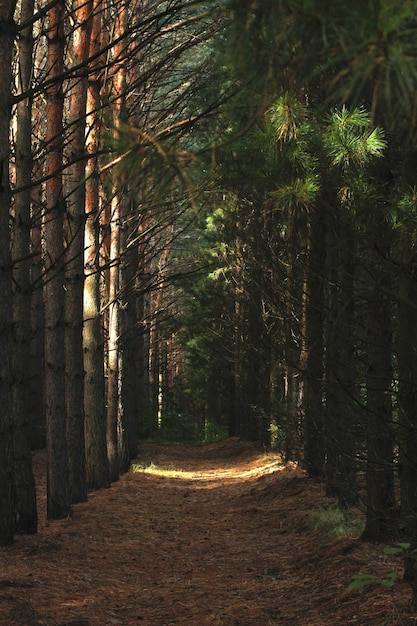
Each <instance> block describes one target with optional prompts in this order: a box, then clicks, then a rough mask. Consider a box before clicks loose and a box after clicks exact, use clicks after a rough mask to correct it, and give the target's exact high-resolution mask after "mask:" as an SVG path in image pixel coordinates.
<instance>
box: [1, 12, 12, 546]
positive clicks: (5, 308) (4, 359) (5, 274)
mask: <svg viewBox="0 0 417 626" xmlns="http://www.w3.org/2000/svg"><path fill="white" fill-rule="evenodd" d="M14 9H15V2H14V1H11V0H5V2H2V3H1V4H0V285H1V298H0V404H1V412H0V545H1V546H7V545H10V544H11V543H12V542H13V533H14V512H13V499H12V471H11V467H12V456H11V447H12V440H11V415H12V362H11V353H12V350H11V348H12V345H11V336H12V277H11V258H10V231H9V211H10V185H9V156H10V145H9V131H10V114H11V82H12V81H11V68H12V49H13V39H14V33H15V24H14V22H13V13H14Z"/></svg>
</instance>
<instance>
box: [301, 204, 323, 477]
mask: <svg viewBox="0 0 417 626" xmlns="http://www.w3.org/2000/svg"><path fill="white" fill-rule="evenodd" d="M319 211H320V207H319V206H318V207H317V208H316V209H315V212H314V214H313V215H312V217H311V224H310V230H309V240H310V242H309V251H308V252H309V256H308V269H307V277H306V317H305V319H306V321H305V327H306V328H305V341H306V359H305V372H304V411H305V421H304V432H305V467H306V470H307V472H308V474H309V475H310V476H312V477H322V476H324V462H325V443H324V431H323V428H324V405H323V387H324V385H323V375H324V277H325V246H324V245H323V241H325V229H324V223H323V216H322V215H320V214H319Z"/></svg>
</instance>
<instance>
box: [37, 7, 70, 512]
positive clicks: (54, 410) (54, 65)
mask: <svg viewBox="0 0 417 626" xmlns="http://www.w3.org/2000/svg"><path fill="white" fill-rule="evenodd" d="M64 10H65V7H64V4H63V3H62V2H58V3H57V4H56V5H55V6H54V7H52V8H51V9H50V10H49V14H48V15H49V30H48V61H47V65H48V76H49V77H50V78H51V79H52V78H55V81H54V82H53V83H52V84H51V86H50V87H49V89H48V91H47V108H46V118H47V125H46V143H47V146H48V151H47V155H46V174H47V176H48V177H49V178H48V180H47V183H46V211H45V215H44V241H45V254H44V288H43V295H44V304H45V404H46V430H47V467H48V471H47V514H48V518H50V519H61V518H64V517H67V516H68V515H69V514H70V512H71V508H70V496H69V483H68V454H67V439H66V411H65V345H64V339H65V336H64V332H65V324H64V321H65V317H64V306H65V296H64V263H63V256H64V245H63V217H64V201H63V195H62V176H61V174H60V171H61V169H62V162H63V149H62V116H63V93H62V84H61V79H60V76H61V74H62V71H63V54H64V26H63V25H64V22H63V16H64Z"/></svg>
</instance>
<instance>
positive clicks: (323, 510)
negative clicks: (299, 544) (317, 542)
mask: <svg viewBox="0 0 417 626" xmlns="http://www.w3.org/2000/svg"><path fill="white" fill-rule="evenodd" d="M310 525H311V528H312V529H313V530H316V531H318V532H319V533H320V534H322V535H323V541H324V542H325V543H331V542H333V541H336V540H337V539H341V538H342V537H351V536H354V535H358V534H360V533H361V532H362V531H363V528H364V521H363V520H362V519H361V518H360V517H358V516H357V515H355V514H354V513H352V512H351V511H349V510H346V511H343V510H342V509H340V508H339V507H338V506H337V505H336V504H334V503H332V504H330V505H328V506H320V507H317V508H316V509H314V510H313V511H312V513H311V515H310Z"/></svg>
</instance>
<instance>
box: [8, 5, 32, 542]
mask: <svg viewBox="0 0 417 626" xmlns="http://www.w3.org/2000/svg"><path fill="white" fill-rule="evenodd" d="M33 7H34V5H33V1H32V0H24V1H23V2H22V4H21V10H20V20H21V22H25V21H26V20H29V19H30V18H31V17H32V15H33ZM18 50H19V71H18V91H19V93H24V92H25V91H26V90H27V89H29V87H30V83H31V75H32V52H33V36H32V27H31V26H30V27H28V28H26V29H24V30H23V31H22V32H21V33H20V36H19V41H18ZM31 114H32V101H31V98H30V96H28V97H27V98H26V99H25V100H22V101H21V102H19V103H18V105H17V108H16V127H17V131H16V138H15V142H16V187H17V189H19V188H22V189H24V191H21V192H20V193H18V194H17V195H16V198H15V205H14V211H15V221H14V229H13V248H12V256H13V261H14V267H13V284H14V295H13V331H14V332H13V453H14V485H15V509H16V530H17V532H19V533H25V534H26V533H27V534H30V533H35V532H36V530H37V506H36V489H35V480H34V477H33V470H32V452H31V437H30V426H31V424H30V422H29V415H30V410H29V384H30V377H31V371H30V360H29V359H28V354H29V352H30V342H31V332H30V331H31V275H30V270H31V258H30V253H31V249H30V231H31V190H30V183H31V178H32V144H31V130H32V119H31Z"/></svg>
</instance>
